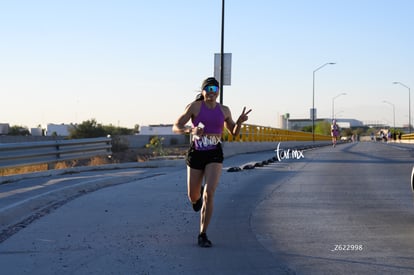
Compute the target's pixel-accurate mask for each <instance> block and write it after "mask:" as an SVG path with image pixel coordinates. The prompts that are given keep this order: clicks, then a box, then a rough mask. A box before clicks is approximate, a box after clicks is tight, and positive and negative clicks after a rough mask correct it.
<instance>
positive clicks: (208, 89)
mask: <svg viewBox="0 0 414 275" xmlns="http://www.w3.org/2000/svg"><path fill="white" fill-rule="evenodd" d="M218 90H219V87H217V86H206V87H205V88H204V91H206V92H207V93H208V92H213V93H217V92H218Z"/></svg>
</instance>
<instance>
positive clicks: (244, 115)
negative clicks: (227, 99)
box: [237, 107, 252, 123]
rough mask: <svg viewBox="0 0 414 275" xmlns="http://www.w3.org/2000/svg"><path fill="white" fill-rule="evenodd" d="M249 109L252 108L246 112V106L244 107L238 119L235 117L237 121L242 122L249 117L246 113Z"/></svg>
mask: <svg viewBox="0 0 414 275" xmlns="http://www.w3.org/2000/svg"><path fill="white" fill-rule="evenodd" d="M251 111H252V109H250V110H248V111H247V112H246V107H244V108H243V111H242V113H241V115H240V116H239V119H237V123H243V122H245V121H247V120H248V119H249V117H248V116H247V115H248V114H249V113H250V112H251Z"/></svg>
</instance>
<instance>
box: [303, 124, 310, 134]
mask: <svg viewBox="0 0 414 275" xmlns="http://www.w3.org/2000/svg"><path fill="white" fill-rule="evenodd" d="M302 131H303V132H309V133H312V125H309V126H304V127H303V128H302Z"/></svg>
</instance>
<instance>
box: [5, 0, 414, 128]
mask: <svg viewBox="0 0 414 275" xmlns="http://www.w3.org/2000/svg"><path fill="white" fill-rule="evenodd" d="M221 3H222V1H221V0H174V1H171V0H151V1H147V0H59V1H56V0H49V1H46V0H36V1H32V0H13V1H9V0H0V38H1V40H0V41H1V43H0V94H1V100H0V102H1V105H0V123H10V124H11V125H21V126H27V127H29V128H31V127H36V126H37V125H39V124H41V125H42V126H43V127H46V124H47V123H80V122H82V121H84V120H88V119H92V118H94V119H96V120H97V121H98V122H99V123H102V124H105V125H107V124H113V125H116V126H118V125H119V126H122V127H131V128H132V127H133V126H134V125H135V124H139V125H148V124H159V123H162V124H170V123H173V122H174V121H175V120H176V118H177V117H178V116H179V115H180V114H181V113H182V112H183V110H184V108H185V106H186V105H187V104H188V103H189V102H190V101H192V100H193V99H194V98H195V95H196V92H197V90H199V89H200V85H201V82H202V81H203V79H204V78H206V77H208V76H211V75H213V71H214V53H219V52H220V39H221ZM413 12H414V1H411V0H312V1H309V0H289V1H282V0H257V1H247V0H227V1H226V8H225V39H224V51H225V52H228V53H232V79H231V81H232V85H231V86H225V87H224V89H223V90H224V93H223V97H224V104H225V105H228V106H229V107H230V109H231V110H232V113H233V117H234V118H235V119H237V117H238V116H239V114H240V112H241V110H242V108H243V106H247V107H248V108H252V109H253V111H252V112H251V114H250V118H249V123H252V124H257V125H263V126H272V127H279V121H278V118H279V116H280V115H283V114H285V113H290V115H291V118H304V117H309V112H310V111H309V109H310V108H311V107H312V83H313V82H312V75H313V71H314V70H315V69H317V68H318V67H320V66H321V65H323V64H325V63H327V62H335V63H336V64H335V65H328V66H325V67H323V68H322V69H320V70H318V71H316V72H315V107H316V108H317V109H318V117H331V116H332V101H333V98H334V97H335V96H337V95H338V94H341V93H346V94H347V95H344V96H340V97H337V98H336V99H335V113H336V117H338V118H355V119H359V120H362V121H364V122H379V123H388V124H392V123H393V118H392V117H393V108H392V105H390V104H386V103H384V102H383V101H384V100H385V101H388V102H391V103H392V104H394V105H395V114H396V125H397V126H401V125H403V124H407V123H408V106H409V104H408V98H409V96H408V94H409V93H408V89H407V88H405V87H403V86H401V85H393V84H392V82H393V81H399V82H402V83H404V84H405V85H407V86H409V87H411V88H412V89H413V90H414V74H413V65H414V35H413V31H412V30H413V26H414V22H413V21H414V16H413ZM413 92H414V91H413ZM413 101H414V93H413ZM413 112H414V110H413Z"/></svg>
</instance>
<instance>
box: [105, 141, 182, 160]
mask: <svg viewBox="0 0 414 275" xmlns="http://www.w3.org/2000/svg"><path fill="white" fill-rule="evenodd" d="M187 149H188V146H187V145H179V146H178V145H177V146H168V147H164V154H163V156H185V153H186V151H187ZM159 156H160V155H157V154H156V153H154V151H153V150H152V149H149V148H135V149H127V150H125V151H122V152H114V153H113V154H112V162H113V163H125V162H143V161H147V160H149V159H150V158H152V157H159Z"/></svg>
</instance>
